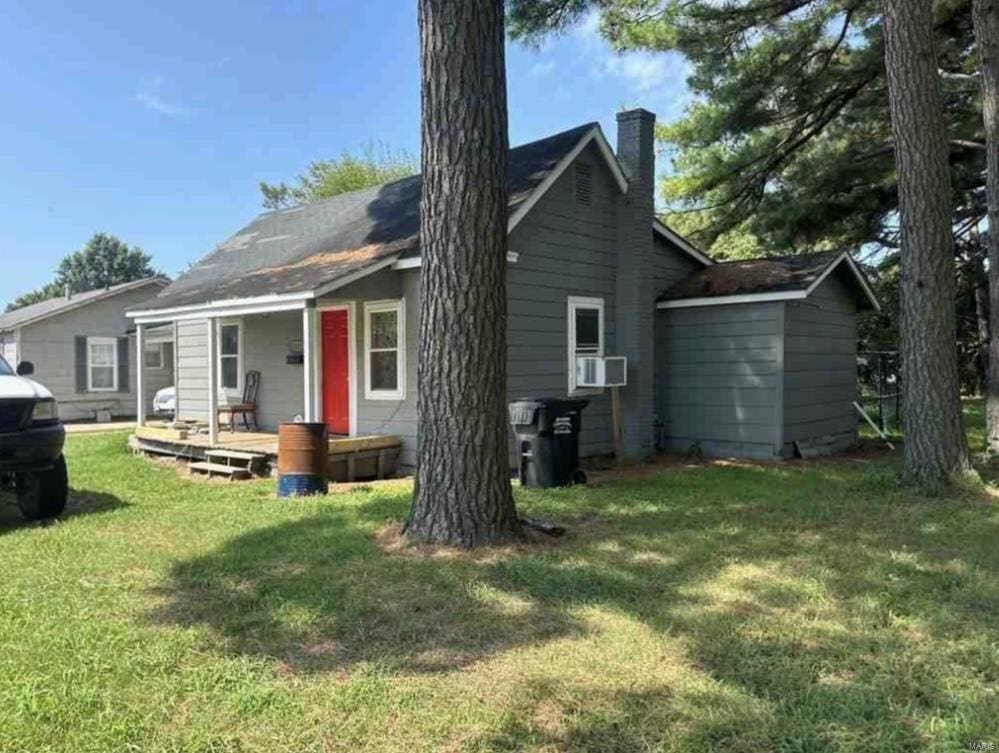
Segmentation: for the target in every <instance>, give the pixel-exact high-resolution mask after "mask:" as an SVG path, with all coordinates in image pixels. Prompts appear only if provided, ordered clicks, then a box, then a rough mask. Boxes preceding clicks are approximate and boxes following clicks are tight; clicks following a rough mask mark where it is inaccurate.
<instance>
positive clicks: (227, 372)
mask: <svg viewBox="0 0 999 753" xmlns="http://www.w3.org/2000/svg"><path fill="white" fill-rule="evenodd" d="M218 328H219V330H218V342H219V389H220V390H221V391H223V392H225V393H226V394H227V395H236V396H239V395H242V394H243V320H242V319H223V320H221V321H220V322H219V323H218Z"/></svg>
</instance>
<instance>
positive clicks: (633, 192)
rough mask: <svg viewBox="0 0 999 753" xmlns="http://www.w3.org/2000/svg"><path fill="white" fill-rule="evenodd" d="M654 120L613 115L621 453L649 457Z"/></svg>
mask: <svg viewBox="0 0 999 753" xmlns="http://www.w3.org/2000/svg"><path fill="white" fill-rule="evenodd" d="M655 128H656V116H655V115H654V114H653V113H651V112H649V111H648V110H642V109H636V110H626V111H624V112H620V113H618V116H617V158H618V160H619V161H620V163H621V166H622V167H623V168H624V171H625V175H626V176H627V177H628V193H627V194H626V195H623V196H619V197H618V207H617V286H616V292H617V295H616V302H615V317H616V325H617V326H616V329H615V333H616V342H615V347H614V355H619V356H627V357H628V385H627V386H626V387H622V388H621V423H622V429H623V432H622V439H623V444H624V454H625V455H626V456H627V457H631V458H642V457H645V456H646V455H649V454H651V453H652V451H653V449H654V446H655V445H654V443H653V431H654V428H653V427H654V422H653V410H654V408H653V358H654V342H653V341H654V332H653V322H654V317H655V292H654V291H653V285H652V280H653V276H654V274H653V242H652V222H653V219H654V203H655V201H654V192H655V179H656V152H655Z"/></svg>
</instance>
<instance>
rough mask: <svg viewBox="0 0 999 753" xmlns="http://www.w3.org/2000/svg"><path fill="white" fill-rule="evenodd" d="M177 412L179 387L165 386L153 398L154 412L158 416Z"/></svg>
mask: <svg viewBox="0 0 999 753" xmlns="http://www.w3.org/2000/svg"><path fill="white" fill-rule="evenodd" d="M176 412H177V388H176V387H164V388H163V389H161V390H160V391H159V392H157V393H156V397H154V398H153V413H155V414H156V415H157V416H171V417H173V415H174V414H175V413H176Z"/></svg>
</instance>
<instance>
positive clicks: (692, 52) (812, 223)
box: [508, 0, 984, 256]
mask: <svg viewBox="0 0 999 753" xmlns="http://www.w3.org/2000/svg"><path fill="white" fill-rule="evenodd" d="M593 11H599V12H600V13H601V19H602V20H601V30H602V33H603V35H604V36H605V37H606V39H607V40H608V41H609V42H610V43H611V44H612V45H613V46H614V47H615V48H617V49H619V50H622V51H625V50H646V51H653V52H656V51H662V52H665V51H668V50H675V51H678V52H680V53H681V54H683V55H684V57H685V58H686V59H687V60H688V61H689V62H690V64H691V70H692V72H691V75H690V77H689V79H688V82H687V83H688V85H689V86H690V88H691V90H692V92H693V94H694V95H695V97H694V100H693V104H691V105H690V106H689V107H688V109H687V111H686V112H685V114H684V115H683V116H682V117H681V118H680V119H678V120H677V121H676V122H674V123H671V124H666V125H663V126H661V127H660V130H659V136H660V138H661V140H662V141H663V142H664V143H665V145H666V146H667V147H669V149H670V150H671V151H672V152H673V153H674V155H675V156H674V165H673V167H674V170H673V171H672V174H670V175H669V176H668V177H667V178H665V180H664V181H663V183H662V186H661V188H662V195H663V198H665V199H666V201H667V203H668V206H669V209H670V213H669V215H668V216H667V219H668V221H670V222H671V223H674V224H677V225H680V226H682V228H683V230H684V231H686V232H687V233H688V234H690V235H691V236H692V238H693V239H694V240H696V241H697V242H698V243H699V244H701V245H702V246H703V247H706V248H708V249H710V250H711V252H712V253H714V254H717V255H719V256H727V255H729V254H730V253H733V254H735V255H740V252H741V253H744V250H745V248H746V245H747V244H746V243H745V240H746V238H747V236H749V237H752V238H755V239H757V241H758V244H759V247H760V248H762V249H775V250H777V251H779V252H780V253H788V252H794V251H798V250H801V251H805V250H818V249H826V248H853V249H856V248H860V247H864V246H874V247H876V248H877V249H879V250H881V251H884V252H892V251H894V250H896V249H897V248H898V231H899V228H898V187H897V180H896V174H895V164H894V156H893V140H892V133H891V124H890V121H889V117H888V107H887V94H886V77H885V65H884V35H883V25H882V17H881V5H880V2H879V1H878V0H780V1H777V0H730V1H728V2H717V1H716V0H511V7H510V13H509V18H508V21H509V25H510V29H511V32H512V33H513V35H514V36H516V37H519V38H521V39H525V40H528V41H536V40H539V39H540V38H541V37H543V36H544V35H545V34H548V33H553V32H555V33H557V32H559V31H561V30H564V29H566V28H567V27H568V26H569V25H571V24H572V23H574V22H576V21H577V20H578V19H579V18H580V17H581V16H582V15H583V14H584V13H588V12H593ZM935 30H936V46H937V50H938V53H939V61H940V66H941V68H943V69H944V70H945V71H947V75H946V77H945V78H946V83H947V88H946V98H945V115H946V123H947V129H948V134H949V139H950V154H949V159H950V165H951V169H952V185H953V191H954V201H953V204H954V207H955V213H954V219H955V223H956V225H957V226H958V232H959V233H960V234H962V235H967V234H968V233H969V232H971V229H972V228H973V227H974V226H975V225H976V224H977V222H978V221H980V220H981V219H982V217H983V216H984V206H983V202H982V201H981V191H982V188H983V187H984V178H983V173H984V150H983V148H982V147H983V144H982V120H981V100H980V95H979V92H978V91H977V88H978V87H977V84H975V83H974V81H973V80H969V77H968V74H969V73H972V72H974V70H975V65H976V61H975V59H974V54H973V53H974V50H973V35H972V31H971V15H970V8H969V3H968V0H938V2H937V3H936V27H935ZM680 218H682V220H681V219H680ZM733 240H735V241H740V242H739V243H737V244H736V245H735V247H734V248H733V247H732V246H731V245H730V243H731V241H733Z"/></svg>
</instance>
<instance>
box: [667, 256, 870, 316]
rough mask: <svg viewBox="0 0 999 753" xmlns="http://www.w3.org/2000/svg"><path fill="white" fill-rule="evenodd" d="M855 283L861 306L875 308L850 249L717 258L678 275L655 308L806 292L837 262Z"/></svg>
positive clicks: (781, 297)
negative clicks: (848, 251) (679, 278)
mask: <svg viewBox="0 0 999 753" xmlns="http://www.w3.org/2000/svg"><path fill="white" fill-rule="evenodd" d="M840 267H842V268H844V269H845V270H846V272H847V274H849V275H850V279H851V280H852V281H853V282H854V284H855V285H856V287H857V289H858V291H859V295H858V300H859V301H861V308H873V309H877V310H879V311H880V309H881V305H880V304H879V303H878V300H877V298H876V297H875V295H874V292H873V291H872V290H871V286H870V283H868V281H867V278H866V277H865V276H864V273H863V272H862V271H861V269H860V267H859V266H857V263H856V262H855V261H854V260H853V259H852V258H851V256H850V254H848V253H846V252H843V251H829V252H823V253H816V254H799V255H797V256H771V257H764V258H759V259H747V260H742V261H729V262H719V263H716V264H712V265H711V266H707V267H705V268H704V269H701V270H699V271H698V272H695V273H694V274H692V275H690V276H689V277H687V278H685V279H683V280H680V281H679V282H677V283H676V284H675V285H673V286H672V287H671V288H669V289H668V290H667V291H666V292H665V293H663V294H662V296H660V298H659V303H658V307H659V308H688V307H691V306H714V305H721V304H730V303H751V302H754V301H783V300H795V299H801V298H807V297H808V296H809V295H810V294H811V293H812V292H813V291H814V290H815V289H816V288H817V287H818V286H819V285H821V284H822V282H823V281H824V280H825V279H826V278H827V277H828V276H829V275H830V274H831V273H832V272H833V270H835V269H838V268H840Z"/></svg>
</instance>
